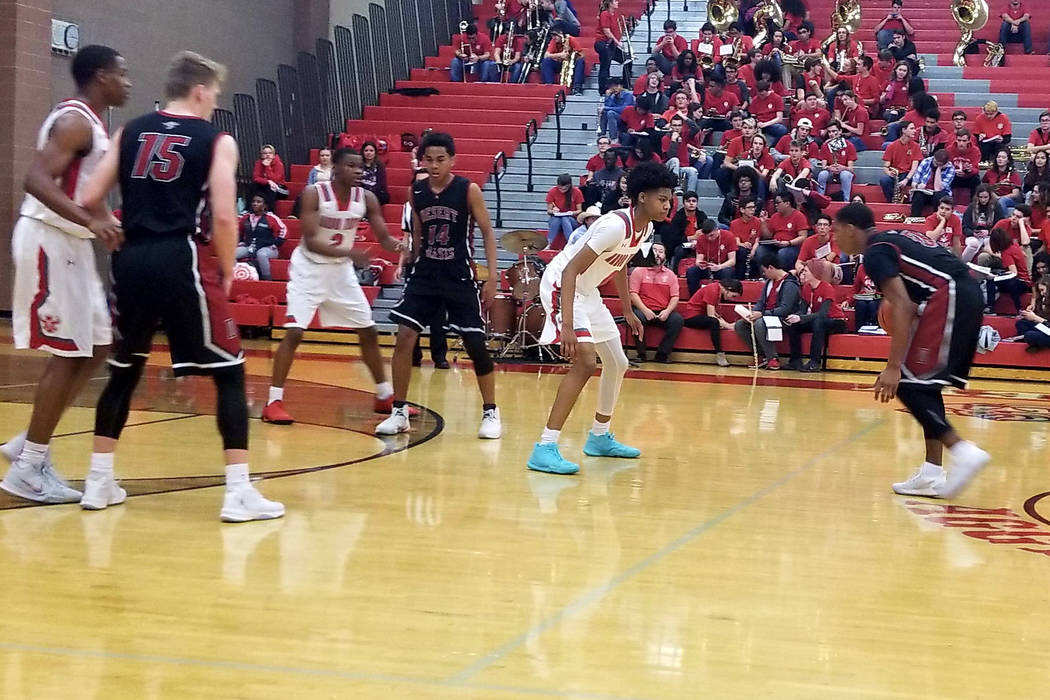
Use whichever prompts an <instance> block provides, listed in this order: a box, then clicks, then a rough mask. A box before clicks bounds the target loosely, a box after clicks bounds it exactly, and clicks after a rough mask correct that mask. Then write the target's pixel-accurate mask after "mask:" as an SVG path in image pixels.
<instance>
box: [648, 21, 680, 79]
mask: <svg viewBox="0 0 1050 700" xmlns="http://www.w3.org/2000/svg"><path fill="white" fill-rule="evenodd" d="M687 48H689V42H687V41H686V40H685V37H684V36H681V35H680V34H679V33H678V23H677V22H675V21H674V20H673V19H669V20H667V21H665V22H664V33H663V36H661V37H660V38H659V39H657V40H656V46H654V47H653V51H655V53H654V54H653V55H652V60H654V61H655V62H656V65H657V66H658V67H659V68H660V71H661V72H662V73H663V74H664V75H670V73H671V70H672V69H673V68H674V65H675V61H677V60H678V56H679V55H681V53H682V52H683V51H685V50H686V49H687Z"/></svg>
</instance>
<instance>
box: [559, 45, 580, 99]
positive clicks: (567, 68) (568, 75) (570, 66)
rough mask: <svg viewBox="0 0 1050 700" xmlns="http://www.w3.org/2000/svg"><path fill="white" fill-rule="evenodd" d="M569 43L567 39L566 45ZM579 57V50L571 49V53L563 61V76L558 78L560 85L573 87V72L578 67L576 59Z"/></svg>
mask: <svg viewBox="0 0 1050 700" xmlns="http://www.w3.org/2000/svg"><path fill="white" fill-rule="evenodd" d="M567 45H568V41H566V46H567ZM579 59H580V52H579V51H569V55H568V56H566V57H565V60H564V61H562V62H561V78H560V79H559V80H558V84H559V85H561V86H562V87H566V88H571V87H572V74H573V72H574V70H575V68H576V61H578V60H579Z"/></svg>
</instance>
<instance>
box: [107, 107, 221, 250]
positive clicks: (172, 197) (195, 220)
mask: <svg viewBox="0 0 1050 700" xmlns="http://www.w3.org/2000/svg"><path fill="white" fill-rule="evenodd" d="M221 135H222V132H221V131H219V130H218V129H216V128H215V127H214V126H212V124H211V123H210V122H207V121H205V120H203V119H198V118H196V117H188V116H183V115H173V114H168V113H167V112H150V113H149V114H144V115H143V116H141V117H138V118H137V119H134V120H132V121H130V122H128V124H127V126H125V127H124V133H123V134H122V136H121V140H120V193H121V197H122V200H123V201H122V204H121V207H122V220H123V224H124V235H125V236H126V237H127V238H128V239H129V240H130V239H134V238H141V237H146V236H153V237H156V236H168V235H183V236H185V235H191V234H197V235H204V236H205V237H206V236H207V235H208V233H209V232H208V231H206V230H202V228H206V226H202V221H204V220H205V219H206V210H207V206H208V173H209V171H210V170H211V159H212V150H213V148H214V146H215V141H216V139H218V138H219V136H221Z"/></svg>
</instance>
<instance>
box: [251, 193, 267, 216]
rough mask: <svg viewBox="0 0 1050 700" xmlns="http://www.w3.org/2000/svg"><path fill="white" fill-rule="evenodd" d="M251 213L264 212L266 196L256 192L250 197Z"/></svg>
mask: <svg viewBox="0 0 1050 700" xmlns="http://www.w3.org/2000/svg"><path fill="white" fill-rule="evenodd" d="M252 213H253V214H265V213H266V197H263V196H262V195H261V194H257V195H255V196H254V197H252Z"/></svg>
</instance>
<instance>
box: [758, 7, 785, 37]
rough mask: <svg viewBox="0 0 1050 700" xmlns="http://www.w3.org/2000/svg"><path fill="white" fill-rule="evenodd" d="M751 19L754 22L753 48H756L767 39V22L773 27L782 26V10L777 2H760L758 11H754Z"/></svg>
mask: <svg viewBox="0 0 1050 700" xmlns="http://www.w3.org/2000/svg"><path fill="white" fill-rule="evenodd" d="M753 19H754V22H755V46H756V47H758V46H761V45H762V44H764V43H765V42H766V39H768V38H769V37H768V36H766V29H767V25H768V23H769V22H772V23H773V26H774V27H783V26H784V9H783V8H782V7H781V6H780V4H779V3H778V2H777V0H762V3H761V4H760V5H759V6H758V9H757V10H755V15H754V18H753Z"/></svg>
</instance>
